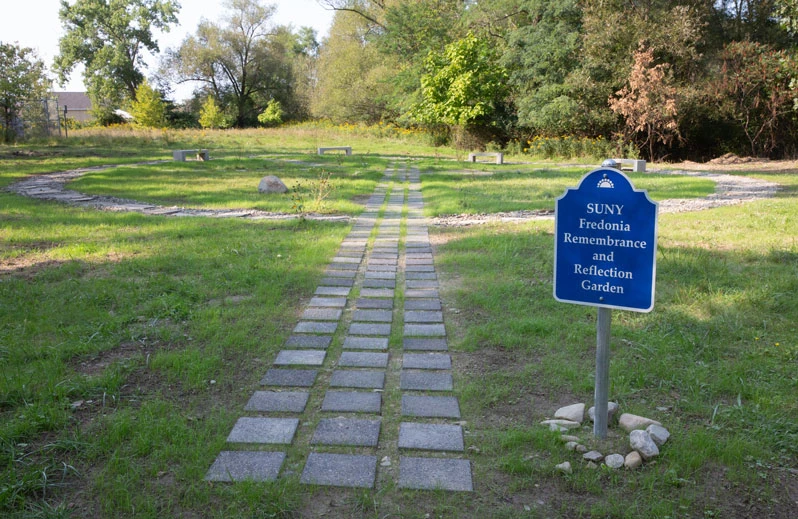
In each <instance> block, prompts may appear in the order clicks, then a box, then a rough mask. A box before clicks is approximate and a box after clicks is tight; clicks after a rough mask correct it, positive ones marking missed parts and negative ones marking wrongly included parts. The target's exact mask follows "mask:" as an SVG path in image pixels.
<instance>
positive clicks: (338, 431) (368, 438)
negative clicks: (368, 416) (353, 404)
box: [310, 418, 380, 447]
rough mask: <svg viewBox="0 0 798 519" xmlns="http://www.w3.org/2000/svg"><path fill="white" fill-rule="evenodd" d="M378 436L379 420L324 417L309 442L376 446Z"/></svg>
mask: <svg viewBox="0 0 798 519" xmlns="http://www.w3.org/2000/svg"><path fill="white" fill-rule="evenodd" d="M379 438H380V421H379V420H358V419H352V418H325V419H323V420H321V421H319V424H318V425H317V426H316V430H315V432H314V433H313V439H311V440H310V443H311V444H315V445H350V446H353V447H376V446H377V442H378V441H379Z"/></svg>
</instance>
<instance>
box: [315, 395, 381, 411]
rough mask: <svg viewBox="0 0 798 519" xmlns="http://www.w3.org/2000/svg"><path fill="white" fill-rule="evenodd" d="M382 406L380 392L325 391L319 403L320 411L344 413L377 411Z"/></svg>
mask: <svg viewBox="0 0 798 519" xmlns="http://www.w3.org/2000/svg"><path fill="white" fill-rule="evenodd" d="M381 406H382V395H380V393H363V392H359V391H327V393H326V394H325V395H324V401H323V402H322V403H321V410H322V411H333V412H346V413H379V412H380V407H381Z"/></svg>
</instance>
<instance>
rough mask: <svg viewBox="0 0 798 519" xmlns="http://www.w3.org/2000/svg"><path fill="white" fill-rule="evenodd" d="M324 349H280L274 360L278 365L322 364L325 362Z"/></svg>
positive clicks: (325, 353)
mask: <svg viewBox="0 0 798 519" xmlns="http://www.w3.org/2000/svg"><path fill="white" fill-rule="evenodd" d="M326 355H327V352H326V351H324V350H280V352H279V353H278V354H277V358H276V359H275V361H274V364H275V365H276V366H292V365H297V366H300V365H301V366H321V365H322V364H324V357H325V356H326Z"/></svg>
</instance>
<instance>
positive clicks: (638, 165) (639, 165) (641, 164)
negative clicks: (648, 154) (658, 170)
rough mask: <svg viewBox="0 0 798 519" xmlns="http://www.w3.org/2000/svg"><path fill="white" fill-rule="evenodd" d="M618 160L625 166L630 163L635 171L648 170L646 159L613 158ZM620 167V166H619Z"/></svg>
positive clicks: (643, 171)
mask: <svg viewBox="0 0 798 519" xmlns="http://www.w3.org/2000/svg"><path fill="white" fill-rule="evenodd" d="M612 160H614V161H615V162H617V163H618V164H619V165H621V166H624V165H628V166H631V168H632V171H633V172H634V173H645V172H646V161H645V160H638V159H612ZM618 169H620V168H618Z"/></svg>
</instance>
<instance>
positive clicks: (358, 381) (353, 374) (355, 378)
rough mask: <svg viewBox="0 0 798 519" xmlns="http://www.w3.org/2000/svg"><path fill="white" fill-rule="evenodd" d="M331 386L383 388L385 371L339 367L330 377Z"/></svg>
mask: <svg viewBox="0 0 798 519" xmlns="http://www.w3.org/2000/svg"><path fill="white" fill-rule="evenodd" d="M330 387H353V388H358V389H382V388H383V387H385V372H384V371H362V370H341V369H337V370H335V371H333V373H332V377H330Z"/></svg>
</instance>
